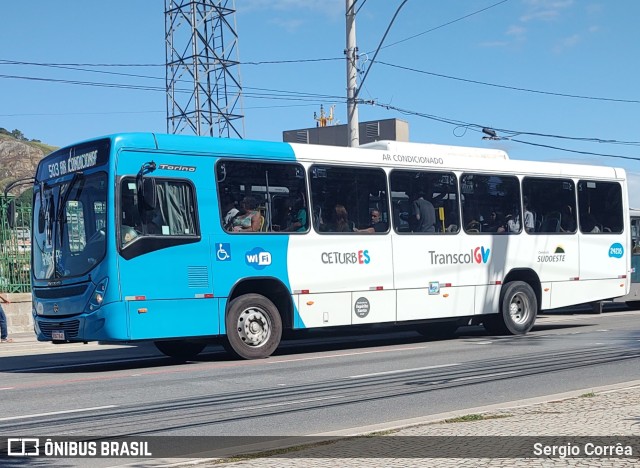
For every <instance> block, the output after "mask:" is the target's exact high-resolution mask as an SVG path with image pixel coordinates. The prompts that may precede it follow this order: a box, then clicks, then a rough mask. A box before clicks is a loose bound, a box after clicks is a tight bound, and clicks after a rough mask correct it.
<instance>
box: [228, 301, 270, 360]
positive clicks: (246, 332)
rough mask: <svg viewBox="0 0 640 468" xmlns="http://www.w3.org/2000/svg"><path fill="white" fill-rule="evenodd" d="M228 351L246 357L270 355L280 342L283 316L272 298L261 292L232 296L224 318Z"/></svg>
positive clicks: (254, 357)
mask: <svg viewBox="0 0 640 468" xmlns="http://www.w3.org/2000/svg"><path fill="white" fill-rule="evenodd" d="M225 324H226V327H227V343H226V344H228V346H225V348H227V350H228V351H230V352H232V353H233V354H235V355H236V356H238V357H240V358H243V359H261V358H266V357H268V356H271V354H272V353H273V352H274V351H275V350H276V348H277V347H278V345H279V344H280V338H281V337H282V319H281V318H280V313H279V312H278V309H277V308H276V306H275V305H273V302H271V301H270V300H269V299H267V298H266V297H264V296H262V295H260V294H244V295H242V296H239V297H237V298H235V299H234V300H232V301H231V302H230V303H229V306H228V309H227V316H226V319H225Z"/></svg>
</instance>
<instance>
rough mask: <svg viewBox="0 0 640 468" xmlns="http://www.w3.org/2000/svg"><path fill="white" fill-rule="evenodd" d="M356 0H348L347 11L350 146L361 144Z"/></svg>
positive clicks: (346, 52)
mask: <svg viewBox="0 0 640 468" xmlns="http://www.w3.org/2000/svg"><path fill="white" fill-rule="evenodd" d="M355 3H356V0H346V8H347V10H346V12H347V48H346V49H345V50H344V54H345V55H346V57H347V118H348V121H349V122H348V124H347V140H348V145H349V146H352V147H353V146H356V147H357V146H360V134H359V129H358V106H357V104H356V98H357V92H358V82H357V78H358V69H357V63H358V47H356V12H355Z"/></svg>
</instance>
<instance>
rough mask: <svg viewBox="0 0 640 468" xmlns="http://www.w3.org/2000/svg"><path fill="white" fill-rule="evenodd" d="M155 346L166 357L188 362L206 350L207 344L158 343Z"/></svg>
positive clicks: (189, 342) (183, 341)
mask: <svg viewBox="0 0 640 468" xmlns="http://www.w3.org/2000/svg"><path fill="white" fill-rule="evenodd" d="M153 344H155V345H156V348H158V350H159V351H160V352H161V353H162V354H164V355H165V356H169V357H172V358H174V359H179V360H181V361H188V360H190V359H193V358H194V357H196V356H197V355H198V354H200V352H201V351H202V350H203V349H204V348H205V346H207V345H206V343H196V342H193V341H186V340H176V341H156V342H154V343H153Z"/></svg>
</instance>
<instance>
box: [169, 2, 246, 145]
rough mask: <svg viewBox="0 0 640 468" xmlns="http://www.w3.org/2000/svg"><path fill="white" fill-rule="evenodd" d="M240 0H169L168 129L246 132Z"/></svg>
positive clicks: (233, 134) (226, 134)
mask: <svg viewBox="0 0 640 468" xmlns="http://www.w3.org/2000/svg"><path fill="white" fill-rule="evenodd" d="M235 11H236V10H235V0H165V42H166V45H165V52H166V89H167V132H168V133H194V134H196V135H209V136H218V137H226V138H229V137H234V138H235V137H238V138H243V136H244V116H243V114H242V86H241V85H240V72H239V57H238V34H237V33H236V28H235Z"/></svg>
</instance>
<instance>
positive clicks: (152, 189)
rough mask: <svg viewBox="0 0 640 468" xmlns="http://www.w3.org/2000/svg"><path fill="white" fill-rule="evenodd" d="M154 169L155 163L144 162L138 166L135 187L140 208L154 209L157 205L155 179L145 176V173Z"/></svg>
mask: <svg viewBox="0 0 640 468" xmlns="http://www.w3.org/2000/svg"><path fill="white" fill-rule="evenodd" d="M155 170H156V163H154V162H153V161H150V162H146V163H144V164H143V165H142V167H140V170H139V171H138V175H137V176H136V189H137V191H138V200H142V203H138V207H139V209H140V210H141V211H140V213H141V214H142V210H149V211H151V210H155V209H156V207H157V206H158V194H157V193H156V180H155V179H154V178H153V177H145V175H146V174H149V173H150V172H153V171H155Z"/></svg>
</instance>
